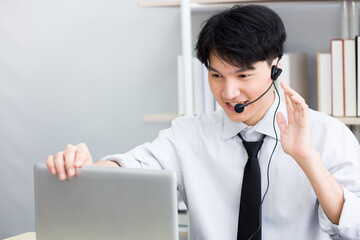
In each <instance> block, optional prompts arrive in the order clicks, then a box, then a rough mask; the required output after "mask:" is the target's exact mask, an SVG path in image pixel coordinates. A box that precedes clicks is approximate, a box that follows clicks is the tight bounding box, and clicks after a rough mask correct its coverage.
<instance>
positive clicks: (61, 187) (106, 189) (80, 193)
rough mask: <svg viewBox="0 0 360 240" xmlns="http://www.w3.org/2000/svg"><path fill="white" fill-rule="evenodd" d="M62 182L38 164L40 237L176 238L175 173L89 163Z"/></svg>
mask: <svg viewBox="0 0 360 240" xmlns="http://www.w3.org/2000/svg"><path fill="white" fill-rule="evenodd" d="M79 172H80V175H79V176H77V177H74V178H71V179H70V180H65V181H60V180H59V179H58V178H57V176H54V175H51V173H50V172H49V170H48V169H47V167H46V165H45V164H44V163H38V164H36V165H35V167H34V177H35V218H36V239H37V240H60V239H61V240H64V239H66V240H82V239H84V240H85V239H86V240H110V239H124V240H143V239H144V240H145V239H146V240H177V239H178V216H177V193H176V179H175V174H174V173H172V172H170V171H165V170H144V169H125V168H112V167H99V166H85V167H83V168H81V169H80V171H79Z"/></svg>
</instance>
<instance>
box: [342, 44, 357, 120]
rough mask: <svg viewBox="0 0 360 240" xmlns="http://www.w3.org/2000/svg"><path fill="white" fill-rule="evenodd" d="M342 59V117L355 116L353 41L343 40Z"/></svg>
mask: <svg viewBox="0 0 360 240" xmlns="http://www.w3.org/2000/svg"><path fill="white" fill-rule="evenodd" d="M343 44H344V45H343V51H344V52H343V58H344V63H343V67H344V103H345V107H344V110H345V112H344V116H345V117H355V116H356V69H355V39H344V40H343Z"/></svg>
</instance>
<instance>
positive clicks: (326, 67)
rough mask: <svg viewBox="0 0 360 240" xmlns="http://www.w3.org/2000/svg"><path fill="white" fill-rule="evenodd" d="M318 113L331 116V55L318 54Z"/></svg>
mask: <svg viewBox="0 0 360 240" xmlns="http://www.w3.org/2000/svg"><path fill="white" fill-rule="evenodd" d="M317 86H318V111H319V112H323V113H326V114H328V115H331V55H330V53H318V54H317Z"/></svg>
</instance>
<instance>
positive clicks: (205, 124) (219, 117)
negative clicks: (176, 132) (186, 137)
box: [172, 110, 224, 130]
mask: <svg viewBox="0 0 360 240" xmlns="http://www.w3.org/2000/svg"><path fill="white" fill-rule="evenodd" d="M223 122H224V112H223V111H222V110H219V111H216V112H211V113H201V114H197V115H195V116H180V117H177V118H175V119H174V120H173V122H172V125H173V126H174V125H175V126H179V127H196V128H197V129H198V130H199V129H204V128H206V129H207V128H211V127H214V126H223Z"/></svg>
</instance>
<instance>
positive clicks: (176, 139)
mask: <svg viewBox="0 0 360 240" xmlns="http://www.w3.org/2000/svg"><path fill="white" fill-rule="evenodd" d="M177 123H178V120H174V121H173V122H172V124H171V127H170V128H168V129H165V130H161V131H160V132H159V135H158V137H157V138H156V139H155V140H154V141H153V142H151V143H145V144H142V145H140V146H137V147H135V148H134V149H132V150H130V151H129V152H127V153H124V154H114V155H108V156H105V157H103V158H101V159H100V161H104V160H108V161H114V162H116V163H118V164H119V165H120V166H121V167H126V168H149V169H166V170H170V171H173V172H175V174H176V175H177V179H178V185H179V183H180V182H182V180H181V178H182V169H181V157H180V156H181V153H180V152H181V143H180V136H179V134H178V132H179V131H178V124H177Z"/></svg>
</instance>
